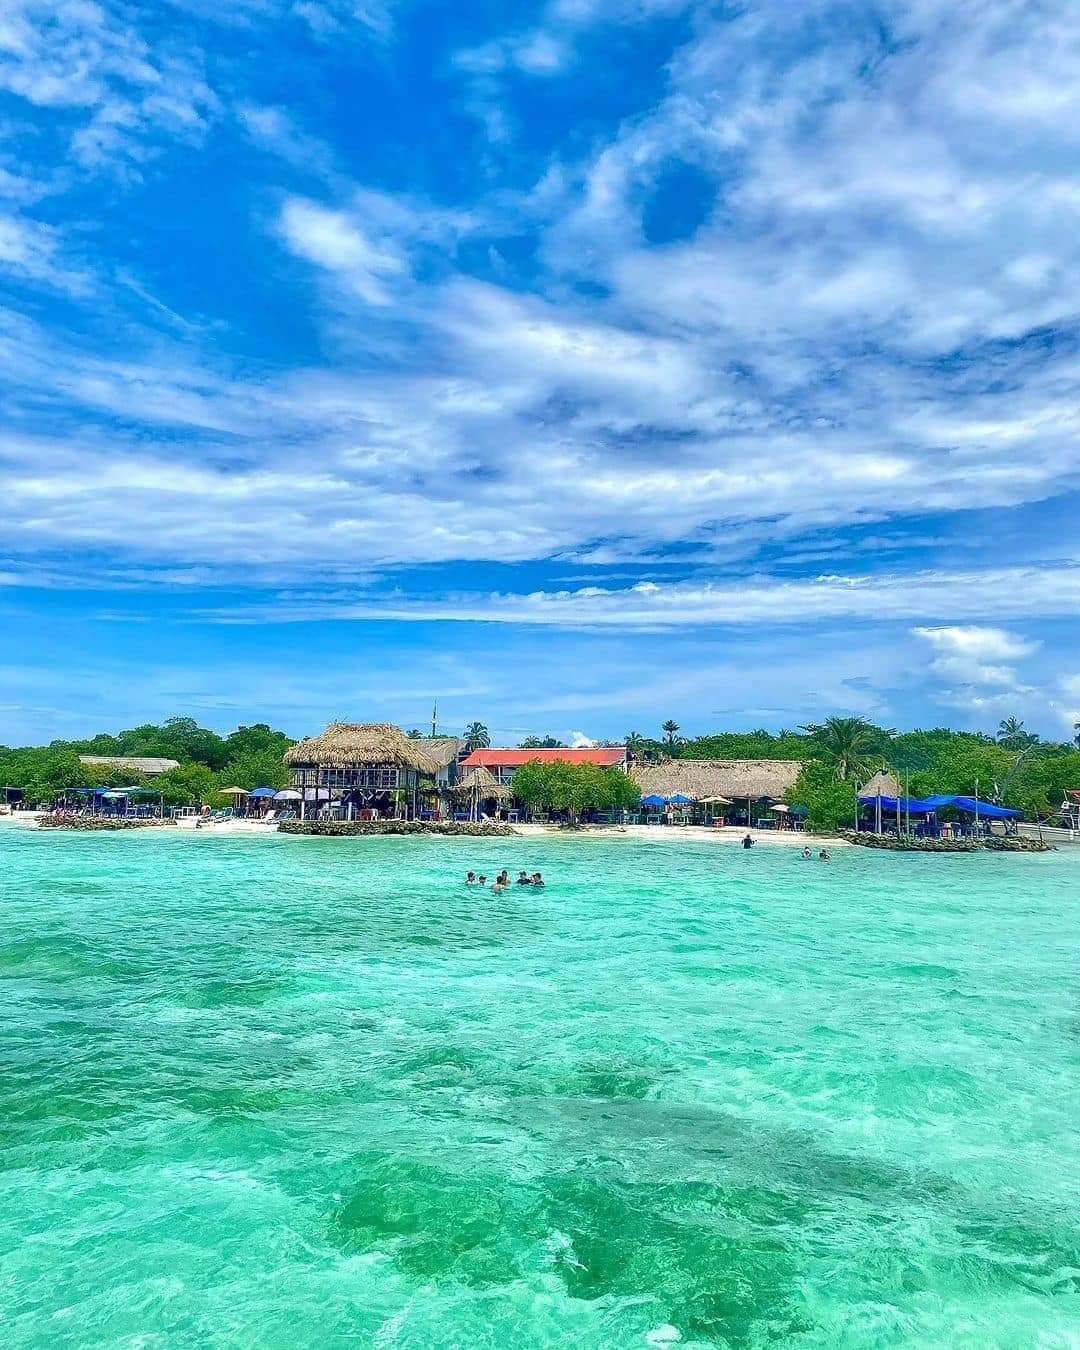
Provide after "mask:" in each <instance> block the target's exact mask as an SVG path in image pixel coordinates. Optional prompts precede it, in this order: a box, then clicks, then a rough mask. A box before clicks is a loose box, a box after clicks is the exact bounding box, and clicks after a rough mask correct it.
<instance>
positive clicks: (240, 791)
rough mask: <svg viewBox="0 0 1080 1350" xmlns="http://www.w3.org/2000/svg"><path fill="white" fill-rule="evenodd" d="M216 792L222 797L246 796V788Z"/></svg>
mask: <svg viewBox="0 0 1080 1350" xmlns="http://www.w3.org/2000/svg"><path fill="white" fill-rule="evenodd" d="M218 791H219V792H220V793H221V795H222V796H223V797H246V796H247V795H248V793H247V788H241V787H231V788H218Z"/></svg>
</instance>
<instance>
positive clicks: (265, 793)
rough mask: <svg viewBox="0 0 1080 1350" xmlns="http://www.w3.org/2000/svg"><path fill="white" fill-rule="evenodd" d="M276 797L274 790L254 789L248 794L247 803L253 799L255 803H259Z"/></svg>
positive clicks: (275, 790) (266, 788)
mask: <svg viewBox="0 0 1080 1350" xmlns="http://www.w3.org/2000/svg"><path fill="white" fill-rule="evenodd" d="M276 796H277V789H276V788H268V787H261V788H255V789H254V791H252V792H249V793H248V801H251V799H252V798H253V797H254V798H255V799H256V800H257V801H259V800H263V799H265V798H267V797H276Z"/></svg>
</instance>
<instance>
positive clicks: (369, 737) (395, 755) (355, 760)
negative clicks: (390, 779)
mask: <svg viewBox="0 0 1080 1350" xmlns="http://www.w3.org/2000/svg"><path fill="white" fill-rule="evenodd" d="M285 763H286V764H288V765H290V766H292V765H296V764H319V765H323V766H324V767H326V768H328V769H349V768H352V767H353V766H354V765H365V764H396V765H397V766H398V768H400V769H416V770H418V772H420V773H426V774H432V775H434V774H436V773H437V772H438V769H439V766H438V764H437V763H436V762H435V760H434V759H432V757H431V756H430V755H429V754H428V753H427V752H426V751H425V750H424V748H423V746H422V744H421V743H420V742H419V741H410V740H409V738H408V736H406V735H405V733H404V732H403V731H402V730H400V728H398V727H392V726H390V725H389V723H387V722H363V723H361V722H331V723H330V725H329V726H328V727H327V728H326V730H325V731H324V732H323V734H322V735H321V736H313V737H312V738H311V739H310V740H307V741H301V742H300V743H299V744H298V745H294V746H293V747H292V749H290V750H286V751H285Z"/></svg>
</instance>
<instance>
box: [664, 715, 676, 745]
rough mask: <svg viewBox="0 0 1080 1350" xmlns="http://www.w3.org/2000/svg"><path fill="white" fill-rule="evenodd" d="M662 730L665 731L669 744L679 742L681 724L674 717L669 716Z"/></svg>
mask: <svg viewBox="0 0 1080 1350" xmlns="http://www.w3.org/2000/svg"><path fill="white" fill-rule="evenodd" d="M660 730H661V731H662V732H663V733H664V737H665V739H666V741H667V744H668V745H676V744H677V743H678V740H679V724H678V722H676V721H674V719H673V718H670V717H669V718H668V720H667V721H666V722H665V723H664V724H663V726H661V728H660Z"/></svg>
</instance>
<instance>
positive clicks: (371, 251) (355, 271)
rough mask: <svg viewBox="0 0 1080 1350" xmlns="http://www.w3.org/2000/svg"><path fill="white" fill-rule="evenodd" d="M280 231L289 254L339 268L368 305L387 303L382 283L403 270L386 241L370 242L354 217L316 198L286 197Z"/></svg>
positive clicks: (403, 266)
mask: <svg viewBox="0 0 1080 1350" xmlns="http://www.w3.org/2000/svg"><path fill="white" fill-rule="evenodd" d="M280 230H281V235H282V238H283V239H284V241H285V243H286V244H287V245H288V247H289V248H290V249H292V251H293V252H294V253H297V254H299V255H300V257H302V258H306V259H307V260H308V261H309V262H313V263H315V264H316V265H317V266H319V267H325V268H327V269H328V270H329V271H332V272H339V273H342V274H343V275H344V276H345V277H346V278H347V279H348V282H349V284H350V286H351V287H352V289H353V290H354V291H355V292H356V294H357V295H358V296H359V297H360V298H361V299H362V300H364V301H366V302H367V303H368V304H371V305H386V304H389V303H390V298H391V297H390V291H389V289H388V288H387V285H386V283H387V282H388V281H390V280H391V279H393V278H396V277H400V276H401V275H402V274H403V273H404V272H405V271H406V265H405V260H404V258H403V257H402V256H401V254H400V253H399V252H398V251H397V250H396V249H395V248H394V247H393V246H392V245H391V244H388V243H387V242H385V241H382V242H378V243H377V242H375V241H373V240H372V239H371V238H369V237H368V235H367V234H366V233H365V231H364V230H363V229H362V228H361V227H360V225H359V224H358V223H357V221H356V220H355V219H354V218H352V217H350V216H349V215H347V214H346V213H345V212H342V211H332V210H329V209H327V208H326V207H323V206H320V205H318V203H316V202H312V201H307V200H305V199H303V198H300V197H291V198H289V200H288V201H286V203H285V205H284V206H283V208H282V211H281V218H280Z"/></svg>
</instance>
